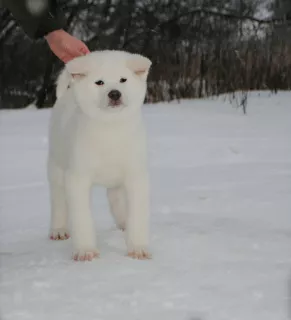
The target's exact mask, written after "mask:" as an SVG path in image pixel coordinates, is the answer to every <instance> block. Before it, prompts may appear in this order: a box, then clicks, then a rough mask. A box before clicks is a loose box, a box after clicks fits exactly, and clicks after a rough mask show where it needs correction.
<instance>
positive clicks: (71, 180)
mask: <svg viewBox="0 0 291 320" xmlns="http://www.w3.org/2000/svg"><path fill="white" fill-rule="evenodd" d="M65 185H66V196H67V204H68V211H69V215H70V218H71V224H72V241H73V247H74V253H73V258H74V260H80V261H85V260H92V259H94V258H96V257H97V256H98V255H99V253H98V250H97V249H96V238H95V230H94V221H93V217H92V213H91V209H90V191H91V190H90V189H91V183H90V180H89V179H88V178H87V177H83V176H80V175H73V174H67V175H66V183H65Z"/></svg>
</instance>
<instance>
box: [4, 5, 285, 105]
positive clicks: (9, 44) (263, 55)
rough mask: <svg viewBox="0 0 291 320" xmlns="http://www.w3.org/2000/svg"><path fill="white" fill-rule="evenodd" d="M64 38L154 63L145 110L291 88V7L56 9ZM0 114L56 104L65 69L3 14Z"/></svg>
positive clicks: (63, 7) (45, 48) (10, 17)
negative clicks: (0, 111) (67, 35)
mask: <svg viewBox="0 0 291 320" xmlns="http://www.w3.org/2000/svg"><path fill="white" fill-rule="evenodd" d="M59 3H60V9H61V10H62V11H63V13H64V14H65V16H66V21H67V27H66V29H67V31H68V32H70V33H71V34H73V35H76V36H77V37H79V38H81V39H82V40H84V41H85V42H86V44H87V45H88V47H89V48H90V49H91V50H96V49H123V50H128V51H131V52H139V53H142V54H144V55H146V56H148V57H149V58H150V59H152V61H153V68H152V71H151V73H150V77H149V90H148V94H147V97H146V101H148V102H157V101H169V100H172V99H182V98H196V97H203V96H210V95H216V94H220V93H225V92H235V91H237V90H243V91H249V90H254V89H266V90H271V91H276V90H279V89H290V88H291V72H290V70H291V68H290V67H291V41H290V40H291V37H290V36H291V33H290V21H291V2H290V1H287V0H280V1H275V2H274V3H273V4H272V6H269V8H267V9H268V10H269V12H271V14H270V15H268V16H265V17H259V18H258V17H257V13H258V12H262V10H263V9H262V8H263V5H264V3H263V2H262V1H249V0H240V1H232V0H206V1H202V0H200V1H199V0H103V1H100V0H96V1H94V0H91V1H90V0H87V1H85V0H83V1H82V0H80V1H76V0H69V1H64V0H62V1H59ZM0 50H1V51H0V52H1V55H0V66H1V70H0V72H1V77H0V99H1V100H0V108H22V107H25V106H27V105H28V104H30V103H35V104H36V105H37V107H39V108H44V107H49V106H52V104H53V102H54V99H55V85H54V83H55V79H56V76H57V74H58V72H59V70H60V68H61V67H62V63H61V62H60V61H58V59H57V58H55V57H54V56H53V54H52V53H51V52H50V50H49V48H48V47H47V44H46V43H45V41H43V40H39V41H31V40H30V39H29V38H28V37H27V36H26V35H25V34H24V33H23V31H22V30H21V28H20V27H19V26H18V25H17V23H16V22H15V21H14V19H13V17H12V16H11V15H10V13H9V12H7V11H6V10H3V9H2V10H1V11H0Z"/></svg>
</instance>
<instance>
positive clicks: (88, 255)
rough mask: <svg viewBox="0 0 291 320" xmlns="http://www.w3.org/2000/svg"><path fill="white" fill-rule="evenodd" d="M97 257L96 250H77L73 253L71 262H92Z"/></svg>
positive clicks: (97, 252)
mask: <svg viewBox="0 0 291 320" xmlns="http://www.w3.org/2000/svg"><path fill="white" fill-rule="evenodd" d="M98 257H99V251H98V250H78V251H75V252H74V253H73V260H75V261H92V260H93V259H96V258H98Z"/></svg>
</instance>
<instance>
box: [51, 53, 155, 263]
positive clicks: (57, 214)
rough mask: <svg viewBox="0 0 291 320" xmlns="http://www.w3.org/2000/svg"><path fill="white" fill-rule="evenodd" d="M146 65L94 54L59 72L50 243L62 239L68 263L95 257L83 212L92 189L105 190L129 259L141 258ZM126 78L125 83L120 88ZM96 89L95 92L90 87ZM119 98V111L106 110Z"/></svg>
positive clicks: (123, 56) (145, 215) (145, 203)
mask: <svg viewBox="0 0 291 320" xmlns="http://www.w3.org/2000/svg"><path fill="white" fill-rule="evenodd" d="M150 66H151V62H150V60H149V59H147V58H145V57H143V56H140V55H136V54H130V53H127V52H123V51H96V52H93V53H90V54H89V55H86V56H82V57H79V58H76V59H74V60H72V61H71V62H69V63H68V64H67V65H66V68H65V69H64V70H63V71H62V73H61V74H60V76H59V78H58V82H57V101H56V104H55V106H54V108H53V111H52V118H51V123H50V134H49V141H50V144H49V157H48V178H49V183H50V194H51V209H52V213H51V237H52V238H54V239H56V238H57V237H59V238H63V236H64V235H65V234H69V220H70V222H71V228H70V229H71V230H70V231H71V235H72V240H73V251H74V257H75V259H76V260H91V259H92V258H93V257H94V256H95V255H96V254H97V252H98V251H97V245H96V235H95V230H94V222H93V218H92V212H91V207H90V189H91V187H92V185H93V184H98V185H102V186H104V187H106V188H107V190H108V191H107V194H108V200H109V204H110V209H111V212H112V215H113V217H114V219H115V221H116V224H117V226H118V227H119V228H121V229H125V235H126V244H127V250H128V253H129V255H131V256H133V257H136V258H146V257H148V251H147V250H148V245H149V231H148V228H149V226H148V224H149V181H148V172H147V159H146V158H147V152H146V135H145V130H144V127H143V122H142V117H141V106H142V104H143V101H144V97H145V92H146V79H147V75H148V71H149V68H150ZM121 78H126V79H127V81H126V82H125V83H120V79H121ZM98 80H102V81H103V82H104V85H102V86H98V85H96V84H95V82H96V81H98ZM111 90H119V91H120V92H121V94H122V98H121V99H122V104H121V105H120V106H118V107H115V108H113V107H111V106H109V98H108V93H109V91H111Z"/></svg>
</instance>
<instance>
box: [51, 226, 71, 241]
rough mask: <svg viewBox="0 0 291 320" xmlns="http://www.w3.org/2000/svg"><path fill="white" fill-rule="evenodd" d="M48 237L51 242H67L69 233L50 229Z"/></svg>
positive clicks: (63, 230) (65, 230)
mask: <svg viewBox="0 0 291 320" xmlns="http://www.w3.org/2000/svg"><path fill="white" fill-rule="evenodd" d="M49 237H50V239H51V240H67V239H69V238H70V233H69V231H68V230H67V229H65V228H60V229H51V231H50V236H49Z"/></svg>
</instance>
